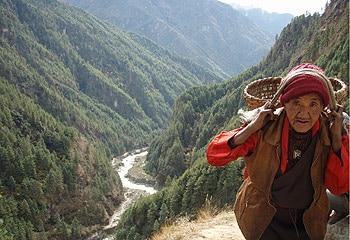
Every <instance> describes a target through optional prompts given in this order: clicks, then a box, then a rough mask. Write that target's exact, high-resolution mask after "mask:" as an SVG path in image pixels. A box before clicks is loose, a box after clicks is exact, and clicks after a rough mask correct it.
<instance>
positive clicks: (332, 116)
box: [328, 105, 344, 153]
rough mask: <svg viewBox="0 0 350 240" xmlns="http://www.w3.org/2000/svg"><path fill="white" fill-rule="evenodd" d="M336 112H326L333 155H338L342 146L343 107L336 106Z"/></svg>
mask: <svg viewBox="0 0 350 240" xmlns="http://www.w3.org/2000/svg"><path fill="white" fill-rule="evenodd" d="M337 106H338V110H332V111H330V112H328V119H329V120H330V122H331V124H330V133H331V139H332V148H333V151H334V152H335V153H338V152H339V151H340V149H341V144H342V142H341V141H342V128H343V121H344V119H343V110H344V106H341V105H337Z"/></svg>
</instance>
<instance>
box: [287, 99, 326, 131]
mask: <svg viewBox="0 0 350 240" xmlns="http://www.w3.org/2000/svg"><path fill="white" fill-rule="evenodd" d="M284 108H285V110H286V112H287V116H288V119H289V124H290V125H291V126H292V127H293V129H294V130H295V131H297V132H301V133H303V132H307V131H309V130H310V129H311V128H312V126H313V125H314V124H315V122H316V121H317V120H318V118H319V117H320V114H321V112H322V110H323V103H322V99H321V98H320V96H319V95H318V94H317V93H310V94H307V95H303V96H300V97H298V98H295V99H291V100H290V101H288V102H286V103H285V104H284Z"/></svg>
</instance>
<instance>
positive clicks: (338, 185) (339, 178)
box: [325, 134, 349, 195]
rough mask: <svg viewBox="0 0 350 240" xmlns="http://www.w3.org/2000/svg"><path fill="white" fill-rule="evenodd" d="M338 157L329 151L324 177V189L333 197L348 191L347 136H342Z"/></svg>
mask: <svg viewBox="0 0 350 240" xmlns="http://www.w3.org/2000/svg"><path fill="white" fill-rule="evenodd" d="M339 157H340V158H339ZM339 157H338V155H337V154H335V153H334V152H333V151H332V150H331V151H330V154H329V159H328V164H327V169H326V176H325V185H326V188H328V189H329V191H331V192H332V193H333V194H335V195H340V194H342V193H345V192H347V191H349V136H348V135H347V134H344V135H343V139H342V147H341V151H340V154H339Z"/></svg>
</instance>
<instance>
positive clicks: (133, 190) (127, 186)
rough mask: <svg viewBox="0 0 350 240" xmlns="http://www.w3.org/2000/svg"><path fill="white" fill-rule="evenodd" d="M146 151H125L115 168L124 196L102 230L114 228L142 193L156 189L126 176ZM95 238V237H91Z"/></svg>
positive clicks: (106, 239)
mask: <svg viewBox="0 0 350 240" xmlns="http://www.w3.org/2000/svg"><path fill="white" fill-rule="evenodd" d="M147 153H148V152H147V151H142V150H136V151H134V152H133V153H125V154H124V155H123V158H122V164H121V165H119V167H118V168H117V172H118V174H119V176H120V179H121V181H122V183H123V187H124V197H125V200H124V201H123V202H122V204H121V205H120V206H119V207H118V208H117V209H116V210H115V211H114V214H113V215H112V216H111V218H110V220H109V224H108V225H107V226H105V227H104V230H108V229H111V228H114V227H115V226H116V225H117V224H118V221H119V220H120V218H121V216H122V215H123V213H124V212H125V211H126V210H127V209H128V208H129V207H130V206H131V205H132V204H133V203H134V202H135V201H137V199H138V198H139V197H141V196H143V195H149V194H153V193H156V192H157V190H156V189H154V188H153V187H150V186H146V185H144V184H140V183H135V182H132V181H131V180H130V179H129V178H128V171H129V170H130V169H131V168H132V167H133V166H134V164H135V159H136V158H138V157H145V158H146V155H147ZM116 164H118V163H117V161H115V159H114V160H113V161H112V166H113V167H116ZM93 239H95V238H93ZM112 239H113V237H112V236H109V237H107V238H104V240H112Z"/></svg>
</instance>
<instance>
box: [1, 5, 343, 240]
mask: <svg viewBox="0 0 350 240" xmlns="http://www.w3.org/2000/svg"><path fill="white" fill-rule="evenodd" d="M348 16H349V6H348V2H347V1H341V0H336V1H334V0H333V1H331V2H330V3H329V4H328V6H327V8H326V10H325V13H324V14H322V15H320V14H314V15H301V16H298V17H295V18H294V19H293V20H292V22H291V23H290V24H289V25H288V26H286V27H285V28H284V30H283V31H282V32H281V34H280V36H278V37H276V43H275V45H274V46H273V47H272V48H271V50H270V51H269V53H268V54H267V56H266V57H265V58H264V59H263V60H262V61H261V62H260V63H259V64H258V65H256V66H254V67H252V68H250V69H248V70H246V71H244V72H243V73H241V74H239V75H238V76H235V77H232V78H230V79H226V80H224V79H221V78H220V77H218V76H216V75H215V74H214V73H212V72H210V71H209V70H207V69H205V68H204V67H202V66H200V65H198V64H195V63H193V62H192V61H190V60H189V59H185V58H182V57H180V56H178V55H176V54H174V53H172V52H169V51H167V50H165V49H164V48H162V47H159V46H157V45H155V44H154V43H153V42H151V41H150V40H148V39H146V38H144V37H141V36H138V35H136V34H133V33H130V32H125V31H121V30H118V29H117V28H115V27H114V26H112V25H110V24H108V23H106V22H103V21H101V20H99V19H97V18H95V17H93V16H92V15H90V14H88V13H86V12H84V11H81V10H78V9H76V8H73V7H70V6H69V5H67V4H65V3H64V2H62V1H57V0H0V98H1V101H0V107H1V111H0V122H1V129H0V142H1V144H0V169H1V170H2V171H1V172H0V238H1V239H82V238H84V237H86V236H88V235H90V234H91V233H94V232H97V231H101V229H102V227H103V226H104V225H106V224H108V219H109V217H110V216H111V214H112V213H113V210H114V209H115V208H116V207H118V206H119V205H120V203H121V202H122V201H123V197H124V196H123V188H122V184H121V181H120V178H119V176H118V174H117V173H116V171H115V170H114V169H113V168H112V166H111V159H112V158H113V157H114V156H120V155H121V154H123V153H125V152H127V151H130V150H133V149H136V148H141V147H148V156H147V165H146V169H145V170H146V171H147V172H148V173H150V174H151V175H153V176H154V177H156V179H157V183H158V185H159V186H162V187H163V189H162V190H161V191H159V192H157V193H156V194H153V195H151V196H149V197H144V198H142V199H140V201H138V202H137V203H136V204H135V205H134V206H133V207H131V208H129V209H128V210H127V212H126V213H125V214H124V215H123V216H122V218H121V220H120V221H119V223H118V226H117V227H116V229H115V231H114V232H113V234H115V236H116V239H125V240H128V239H147V238H149V237H150V236H151V235H152V234H153V233H155V232H157V230H159V228H160V227H161V226H162V225H163V224H166V223H170V222H172V221H174V220H175V219H176V217H178V216H183V215H191V216H193V218H195V213H196V211H197V210H198V209H199V208H200V207H201V206H202V205H203V204H204V203H205V201H211V202H212V203H214V204H215V205H217V206H218V207H223V206H227V205H230V204H232V203H233V202H234V199H235V194H236V191H237V189H238V188H239V186H240V184H241V181H242V168H243V167H244V165H243V161H241V160H238V161H236V162H234V163H231V164H229V165H228V166H227V167H225V168H214V167H211V166H209V165H208V164H207V162H206V159H205V151H206V147H207V144H208V143H209V141H210V140H211V138H212V137H214V136H215V135H216V134H218V133H219V132H220V131H223V130H229V129H231V128H233V127H237V126H238V125H239V121H238V118H237V111H238V110H239V109H240V108H245V107H246V104H245V101H244V99H243V97H242V91H243V89H244V87H245V86H246V85H247V84H248V83H250V82H252V81H254V80H256V79H259V78H264V77H270V76H283V75H284V74H285V73H286V72H287V71H288V70H289V69H291V68H292V67H293V66H295V65H297V64H299V63H301V62H307V61H308V62H313V63H315V64H317V65H319V66H320V67H322V68H323V69H324V70H325V71H326V73H327V75H328V76H330V77H338V78H340V79H342V80H343V81H345V82H346V83H347V84H349V44H348V43H349V35H348V32H349V26H348V22H349V17H348ZM348 104H349V103H348V102H347V103H346V107H347V109H348Z"/></svg>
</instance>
